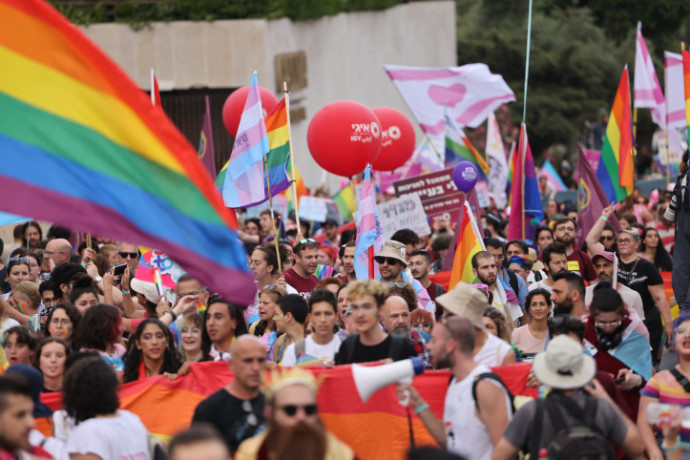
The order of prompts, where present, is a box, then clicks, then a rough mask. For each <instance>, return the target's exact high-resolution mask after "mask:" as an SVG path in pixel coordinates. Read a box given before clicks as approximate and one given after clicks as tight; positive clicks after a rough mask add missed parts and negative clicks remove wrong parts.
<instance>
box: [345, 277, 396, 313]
mask: <svg viewBox="0 0 690 460" xmlns="http://www.w3.org/2000/svg"><path fill="white" fill-rule="evenodd" d="M365 295H370V296H372V297H373V298H374V300H376V305H377V306H378V307H380V306H381V305H383V302H385V301H386V297H387V296H388V288H387V287H386V286H385V285H384V284H383V283H381V282H379V281H361V280H357V281H353V282H351V283H349V284H348V285H347V298H348V299H349V300H352V299H354V298H357V297H362V296H365Z"/></svg>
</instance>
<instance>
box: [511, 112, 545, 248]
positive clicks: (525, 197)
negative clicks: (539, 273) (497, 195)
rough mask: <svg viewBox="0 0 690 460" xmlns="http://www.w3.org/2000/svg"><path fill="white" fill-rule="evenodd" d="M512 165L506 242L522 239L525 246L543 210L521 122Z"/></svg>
mask: <svg viewBox="0 0 690 460" xmlns="http://www.w3.org/2000/svg"><path fill="white" fill-rule="evenodd" d="M513 162H514V164H515V172H514V174H513V182H512V184H511V191H510V195H511V202H510V217H509V219H508V239H509V240H525V241H526V242H527V244H532V242H533V240H534V232H535V231H536V227H537V226H538V225H539V223H540V222H541V220H542V219H543V218H544V210H543V209H542V207H541V198H540V196H539V183H538V181H537V171H536V170H535V169H534V159H533V158H532V149H531V148H530V146H529V139H528V138H527V126H526V125H525V123H522V125H521V126H520V140H519V142H518V146H517V149H516V150H515V155H514V158H513Z"/></svg>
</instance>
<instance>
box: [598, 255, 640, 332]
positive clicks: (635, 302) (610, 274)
mask: <svg viewBox="0 0 690 460" xmlns="http://www.w3.org/2000/svg"><path fill="white" fill-rule="evenodd" d="M615 260H616V255H615V254H614V253H612V252H608V251H604V252H602V253H600V254H597V255H595V256H594V257H592V263H593V264H594V269H595V270H596V271H597V278H598V280H599V282H601V281H608V282H609V283H611V287H613V288H614V289H615V290H616V291H618V293H619V294H620V296H621V298H622V299H623V302H625V305H626V307H628V309H629V310H635V313H637V316H639V317H640V319H644V308H643V306H642V297H640V294H638V293H637V292H636V291H633V290H632V289H630V288H629V287H628V286H626V285H625V284H623V283H618V282H617V273H614V261H615ZM597 284H598V282H597V283H592V284H590V285H589V286H587V288H586V289H585V305H586V306H587V310H589V304H591V303H592V297H594V288H595V286H596V285H597Z"/></svg>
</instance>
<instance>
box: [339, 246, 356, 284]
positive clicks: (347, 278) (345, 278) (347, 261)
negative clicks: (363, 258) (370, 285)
mask: <svg viewBox="0 0 690 460" xmlns="http://www.w3.org/2000/svg"><path fill="white" fill-rule="evenodd" d="M356 245H357V243H356V242H354V241H349V242H347V244H345V247H343V255H342V256H341V257H340V259H341V260H342V262H343V272H342V273H341V274H339V275H338V276H337V278H338V279H339V280H340V281H341V282H342V283H343V284H346V283H349V282H351V281H354V280H356V279H357V274H356V273H355V246H356Z"/></svg>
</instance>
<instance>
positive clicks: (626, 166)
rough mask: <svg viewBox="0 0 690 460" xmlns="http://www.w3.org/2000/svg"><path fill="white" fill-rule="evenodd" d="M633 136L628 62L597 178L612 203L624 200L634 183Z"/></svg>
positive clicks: (610, 120) (612, 112) (614, 104)
mask: <svg viewBox="0 0 690 460" xmlns="http://www.w3.org/2000/svg"><path fill="white" fill-rule="evenodd" d="M633 173H634V172H633V138H632V123H631V119H630V79H629V78H628V66H627V65H626V66H625V68H624V69H623V74H622V75H621V79H620V83H619V84H618V90H617V91H616V97H615V99H614V100H613V107H611V115H609V124H608V126H607V127H606V137H605V138H604V145H603V146H602V147H601V159H600V160H599V167H598V168H597V179H598V180H599V182H600V183H601V187H602V188H603V189H604V193H606V198H608V200H609V202H610V203H616V202H620V201H623V200H624V199H625V198H626V197H628V196H630V194H631V193H632V187H633Z"/></svg>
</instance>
